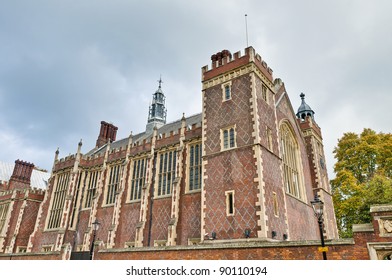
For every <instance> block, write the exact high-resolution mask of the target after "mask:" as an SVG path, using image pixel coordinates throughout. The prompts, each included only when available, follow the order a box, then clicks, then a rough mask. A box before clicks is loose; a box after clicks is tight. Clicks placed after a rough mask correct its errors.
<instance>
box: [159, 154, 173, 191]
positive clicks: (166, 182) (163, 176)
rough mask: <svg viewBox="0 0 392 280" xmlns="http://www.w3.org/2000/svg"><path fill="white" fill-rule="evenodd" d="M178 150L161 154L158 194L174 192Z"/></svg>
mask: <svg viewBox="0 0 392 280" xmlns="http://www.w3.org/2000/svg"><path fill="white" fill-rule="evenodd" d="M176 158H177V152H176V151H169V152H166V153H162V154H160V156H159V173H158V192H157V194H158V196H163V195H169V194H171V193H172V186H173V180H174V179H175V171H176Z"/></svg>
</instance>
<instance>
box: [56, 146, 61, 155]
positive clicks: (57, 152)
mask: <svg viewBox="0 0 392 280" xmlns="http://www.w3.org/2000/svg"><path fill="white" fill-rule="evenodd" d="M59 153H60V150H59V147H57V150H56V155H58V154H59Z"/></svg>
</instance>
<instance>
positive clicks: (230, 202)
mask: <svg viewBox="0 0 392 280" xmlns="http://www.w3.org/2000/svg"><path fill="white" fill-rule="evenodd" d="M226 215H227V216H233V215H234V191H227V192H226Z"/></svg>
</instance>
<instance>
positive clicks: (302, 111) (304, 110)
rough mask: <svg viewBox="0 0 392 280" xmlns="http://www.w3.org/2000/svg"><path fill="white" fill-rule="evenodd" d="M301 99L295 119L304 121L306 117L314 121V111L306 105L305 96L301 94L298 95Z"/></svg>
mask: <svg viewBox="0 0 392 280" xmlns="http://www.w3.org/2000/svg"><path fill="white" fill-rule="evenodd" d="M300 97H301V100H302V102H301V106H299V108H298V111H297V114H296V115H297V118H299V119H301V120H305V119H306V117H311V118H312V119H313V120H314V111H313V110H312V108H310V106H309V105H308V104H306V102H305V94H304V93H303V92H301V94H300Z"/></svg>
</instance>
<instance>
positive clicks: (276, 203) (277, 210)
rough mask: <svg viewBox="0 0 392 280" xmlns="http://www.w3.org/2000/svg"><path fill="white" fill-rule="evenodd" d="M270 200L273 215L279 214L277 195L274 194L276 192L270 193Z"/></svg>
mask: <svg viewBox="0 0 392 280" xmlns="http://www.w3.org/2000/svg"><path fill="white" fill-rule="evenodd" d="M272 201H273V205H274V215H275V216H279V207H278V197H277V196H276V193H272Z"/></svg>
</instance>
